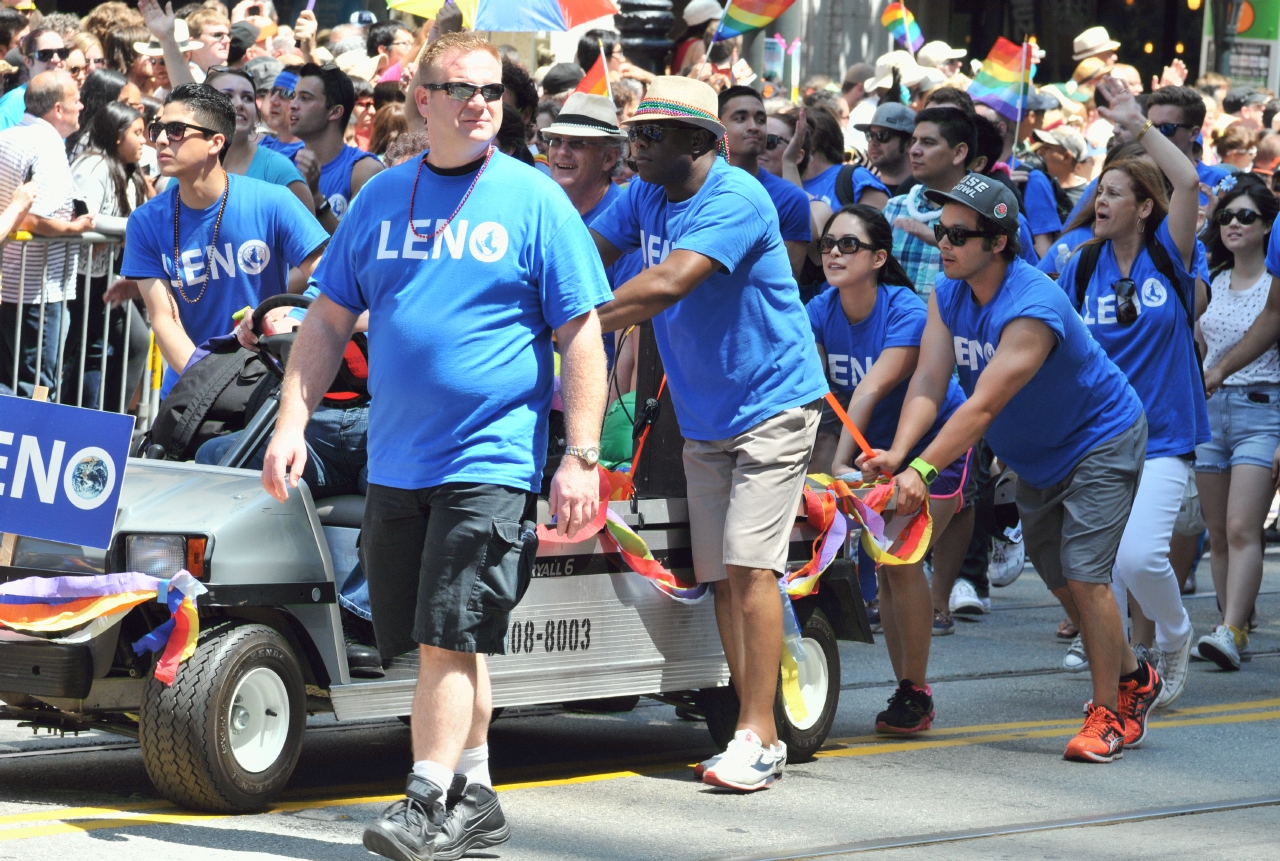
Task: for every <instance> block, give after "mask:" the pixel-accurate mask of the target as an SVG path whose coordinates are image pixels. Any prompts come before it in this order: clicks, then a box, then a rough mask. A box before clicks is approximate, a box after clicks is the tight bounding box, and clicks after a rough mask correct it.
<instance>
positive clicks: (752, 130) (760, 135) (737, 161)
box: [720, 86, 839, 279]
mask: <svg viewBox="0 0 1280 861" xmlns="http://www.w3.org/2000/svg"><path fill="white" fill-rule="evenodd" d="M720 122H721V123H722V124H723V125H724V139H725V143H726V144H728V147H729V164H731V165H733V166H734V167H740V168H742V169H743V170H745V171H746V172H747V173H749V174H751V175H752V176H754V177H755V178H756V179H758V180H760V184H761V185H763V186H764V190H765V192H766V193H767V194H768V195H769V199H770V200H772V201H773V206H774V208H775V209H777V210H778V226H779V228H780V229H781V231H782V244H783V245H785V246H786V248H787V257H788V258H789V259H790V260H791V274H792V276H794V277H795V278H797V279H798V278H799V277H800V270H801V269H803V268H804V256H805V254H807V253H808V251H809V242H810V241H811V240H812V239H813V229H812V227H810V225H809V195H808V194H806V193H805V192H804V190H803V189H801V188H800V187H799V186H797V185H796V184H795V183H791V182H787V181H786V180H785V179H783V178H782V177H780V176H774V175H773V174H771V173H769V171H767V170H762V169H761V167H760V154H761V153H763V152H764V145H765V137H766V135H765V129H766V127H767V125H768V122H769V118H768V116H767V115H766V114H765V112H764V100H763V99H762V98H761V96H760V94H759V93H757V92H756V91H755V90H753V89H751V88H750V87H742V86H738V87H729V88H728V89H727V90H722V91H721V92H720ZM838 208H839V207H837V209H838Z"/></svg>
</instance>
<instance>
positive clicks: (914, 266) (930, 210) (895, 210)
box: [884, 185, 942, 302]
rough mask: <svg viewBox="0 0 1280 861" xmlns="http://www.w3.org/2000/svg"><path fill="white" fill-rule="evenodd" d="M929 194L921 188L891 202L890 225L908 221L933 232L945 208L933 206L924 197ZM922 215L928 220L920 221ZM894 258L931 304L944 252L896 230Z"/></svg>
mask: <svg viewBox="0 0 1280 861" xmlns="http://www.w3.org/2000/svg"><path fill="white" fill-rule="evenodd" d="M925 190H926V189H925V186H923V185H917V186H913V187H912V189H911V190H910V191H908V192H907V193H906V194H900V195H898V196H897V197H894V198H891V199H890V200H889V202H888V203H886V204H885V206H884V217H885V218H886V219H887V220H888V222H889V225H890V226H893V222H894V219H897V218H908V219H911V220H912V221H920V222H923V223H924V224H925V226H927V227H928V228H929V229H930V230H932V229H933V225H934V223H935V222H936V221H937V220H938V218H939V217H940V216H941V214H942V207H941V206H938V205H937V204H935V203H931V202H930V201H929V199H928V198H926V197H925V196H924V192H925ZM921 213H924V214H925V218H923V219H922V218H921V217H920V214H921ZM893 256H894V257H897V258H898V262H900V263H901V264H902V267H903V268H904V269H906V270H907V275H908V276H910V278H911V283H912V284H913V285H915V289H916V295H917V296H919V297H920V298H921V299H924V300H925V301H926V302H928V301H929V294H930V293H932V292H933V284H934V282H935V281H936V280H937V278H938V273H939V272H941V271H942V252H941V251H939V250H938V246H936V245H930V244H929V243H928V242H925V241H924V240H923V239H918V238H917V237H915V236H913V235H911V234H910V233H907V231H905V230H903V229H901V228H899V227H894V228H893Z"/></svg>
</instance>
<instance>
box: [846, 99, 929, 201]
mask: <svg viewBox="0 0 1280 861" xmlns="http://www.w3.org/2000/svg"><path fill="white" fill-rule="evenodd" d="M915 128H916V112H915V111H913V110H911V108H909V107H907V106H906V105H904V104H900V103H896V102H886V103H885V104H883V105H880V106H879V107H877V108H876V112H875V115H874V116H872V118H871V122H869V123H866V124H863V123H859V124H857V125H855V126H854V129H855V130H857V131H860V132H863V133H864V134H866V136H867V158H869V159H870V160H871V164H873V165H874V166H875V168H876V170H878V171H880V181H881V182H883V183H884V184H885V185H887V186H888V187H889V197H890V198H893V197H897V196H898V195H900V194H906V193H907V192H908V191H910V190H911V188H912V186H914V185H917V184H918V182H917V181H916V179H915V178H914V177H913V176H912V175H911V162H910V161H909V160H908V159H907V147H909V146H910V145H911V133H912V132H914V131H915Z"/></svg>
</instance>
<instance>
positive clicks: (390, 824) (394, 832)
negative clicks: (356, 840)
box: [364, 774, 445, 861]
mask: <svg viewBox="0 0 1280 861" xmlns="http://www.w3.org/2000/svg"><path fill="white" fill-rule="evenodd" d="M404 794H405V797H404V798H403V799H401V800H400V801H397V802H396V803H395V804H393V805H391V806H390V807H388V808H387V809H386V810H384V811H382V815H381V816H379V817H378V818H377V819H376V820H374V821H373V823H372V824H370V825H369V827H368V828H366V829H365V830H364V848H365V849H368V850H369V851H370V852H372V853H374V854H375V855H381V856H383V857H384V858H394V859H395V861H431V859H433V858H435V857H437V856H436V855H435V839H436V835H437V834H439V833H440V826H441V825H443V824H444V820H445V806H444V790H442V789H441V788H440V787H438V786H436V785H435V784H434V783H432V782H431V781H429V780H426V779H424V778H421V777H419V776H418V775H416V774H410V775H409V780H408V782H407V783H406V785H405V789H404Z"/></svg>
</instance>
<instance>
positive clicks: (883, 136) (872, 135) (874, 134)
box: [867, 129, 905, 144]
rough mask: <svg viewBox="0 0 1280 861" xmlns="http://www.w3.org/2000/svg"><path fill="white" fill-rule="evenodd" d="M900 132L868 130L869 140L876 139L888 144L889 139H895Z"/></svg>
mask: <svg viewBox="0 0 1280 861" xmlns="http://www.w3.org/2000/svg"><path fill="white" fill-rule="evenodd" d="M899 134H900V132H886V131H880V132H878V131H875V130H874V129H872V130H870V131H868V132H867V140H869V141H875V142H876V143H882V144H887V143H888V142H889V141H891V140H893V139H894V138H895V137H897V136H898V135H899ZM904 137H905V135H904Z"/></svg>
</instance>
